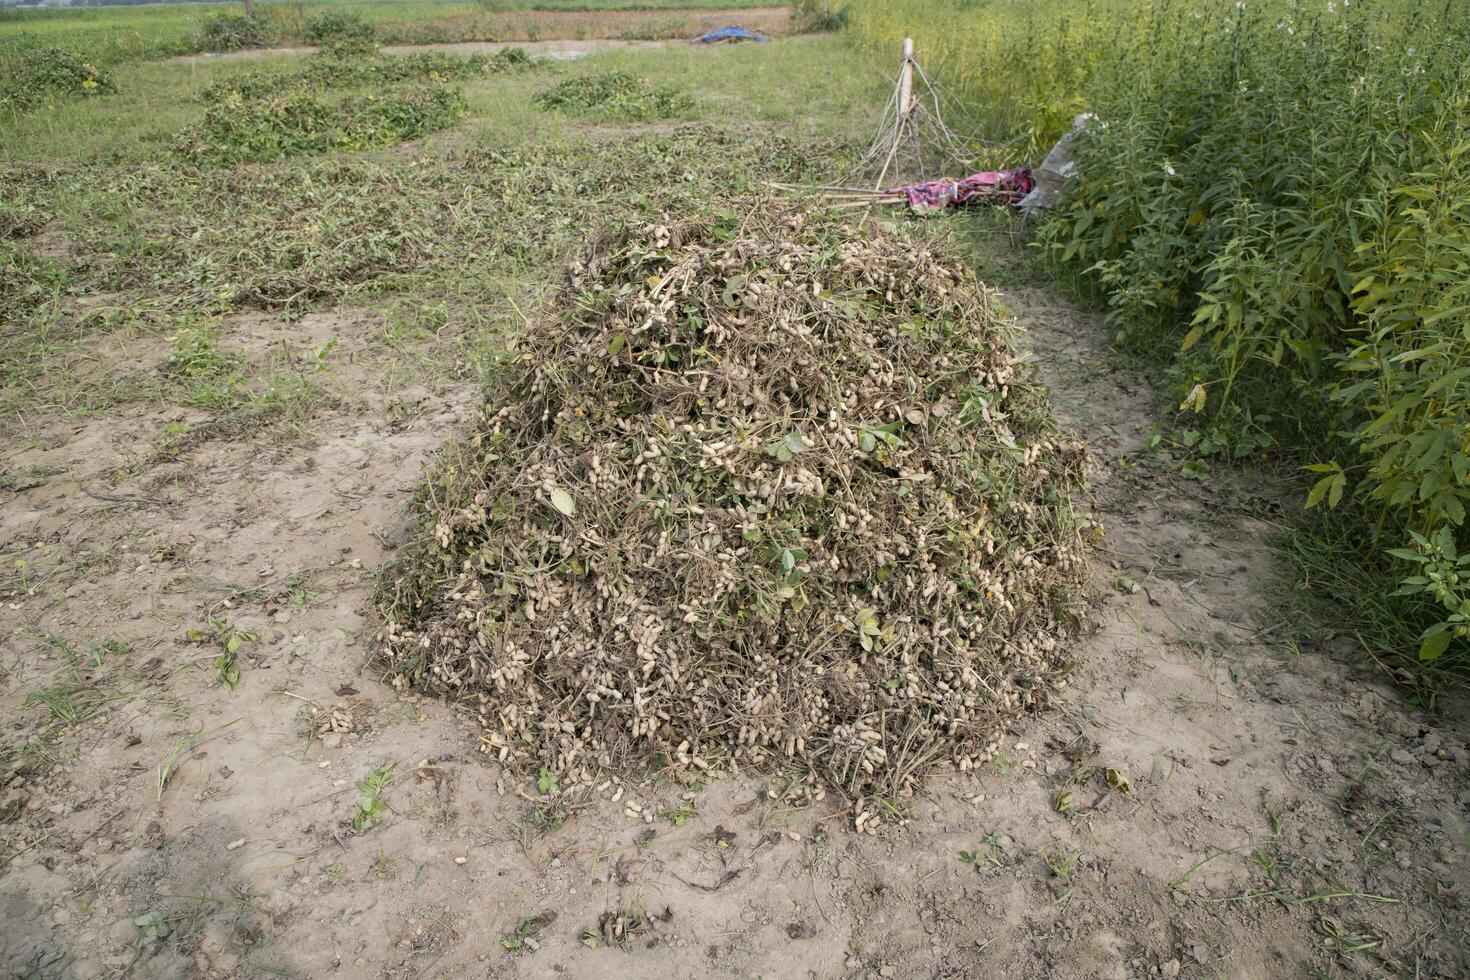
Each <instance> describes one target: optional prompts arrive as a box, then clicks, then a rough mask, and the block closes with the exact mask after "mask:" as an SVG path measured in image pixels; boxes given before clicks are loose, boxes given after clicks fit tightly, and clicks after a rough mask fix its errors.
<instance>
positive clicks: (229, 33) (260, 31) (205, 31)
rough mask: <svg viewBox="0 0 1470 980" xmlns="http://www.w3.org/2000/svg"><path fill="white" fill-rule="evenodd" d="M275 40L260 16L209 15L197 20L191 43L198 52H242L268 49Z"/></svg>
mask: <svg viewBox="0 0 1470 980" xmlns="http://www.w3.org/2000/svg"><path fill="white" fill-rule="evenodd" d="M275 42H276V32H275V29H274V28H273V27H271V25H270V24H269V23H268V22H267V21H266V20H265V18H263V17H259V16H256V15H254V14H211V15H209V16H208V17H206V18H204V20H202V21H200V23H199V33H198V34H197V35H196V37H195V39H194V46H195V47H196V48H197V49H198V50H200V51H243V50H245V49H247V48H268V47H270V46H271V45H272V44H274V43H275Z"/></svg>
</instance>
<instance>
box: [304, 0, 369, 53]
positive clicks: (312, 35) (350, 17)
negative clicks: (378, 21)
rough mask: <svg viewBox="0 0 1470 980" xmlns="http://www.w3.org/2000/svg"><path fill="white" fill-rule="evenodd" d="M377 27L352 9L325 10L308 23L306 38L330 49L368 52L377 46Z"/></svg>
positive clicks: (347, 51) (344, 51) (345, 51)
mask: <svg viewBox="0 0 1470 980" xmlns="http://www.w3.org/2000/svg"><path fill="white" fill-rule="evenodd" d="M376 35H377V29H376V28H374V27H373V25H372V24H369V23H368V22H367V21H365V20H363V18H362V15H361V14H359V13H357V12H356V11H352V10H324V11H322V12H321V13H319V14H317V15H316V16H315V17H313V18H312V19H311V20H310V21H309V22H308V23H307V25H306V39H307V40H308V41H310V42H311V43H312V44H319V45H321V46H322V47H323V48H326V49H328V50H330V51H336V52H341V53H344V54H352V53H357V54H361V53H366V52H369V51H373V50H375V48H376V47H377V45H376V43H375V38H376Z"/></svg>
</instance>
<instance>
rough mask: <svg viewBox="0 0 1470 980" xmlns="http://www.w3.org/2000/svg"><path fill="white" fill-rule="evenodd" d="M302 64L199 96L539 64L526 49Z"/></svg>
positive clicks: (261, 93)
mask: <svg viewBox="0 0 1470 980" xmlns="http://www.w3.org/2000/svg"><path fill="white" fill-rule="evenodd" d="M303 60H304V61H305V64H304V65H302V67H300V68H298V69H296V70H294V71H288V72H264V71H255V72H247V73H245V74H242V75H237V76H235V77H232V78H224V79H221V80H219V81H217V82H213V83H211V84H209V85H206V86H205V87H204V89H203V90H202V91H201V92H200V94H199V98H200V101H202V102H204V103H205V104H206V105H213V104H214V103H217V102H227V101H229V100H230V99H232V98H236V99H239V100H241V101H245V100H256V99H264V98H269V97H271V96H279V95H281V94H283V93H284V92H286V91H288V90H294V89H310V90H319V89H328V88H347V87H354V86H367V87H371V88H373V89H375V90H381V89H383V88H386V87H387V86H391V85H401V84H404V83H408V82H435V83H442V82H456V81H466V80H469V79H475V78H490V77H492V76H494V75H502V74H505V73H507V72H512V71H519V70H522V69H525V68H529V67H532V66H534V65H536V64H538V62H537V61H536V59H534V58H532V57H531V56H530V55H528V54H526V52H525V50H524V49H522V48H506V49H504V50H502V51H497V52H495V53H494V54H471V55H456V54H446V53H445V52H442V51H419V52H416V53H414V54H405V55H374V56H369V57H360V56H344V55H342V54H340V53H336V52H322V53H319V54H314V55H311V56H310V57H308V58H305V59H303Z"/></svg>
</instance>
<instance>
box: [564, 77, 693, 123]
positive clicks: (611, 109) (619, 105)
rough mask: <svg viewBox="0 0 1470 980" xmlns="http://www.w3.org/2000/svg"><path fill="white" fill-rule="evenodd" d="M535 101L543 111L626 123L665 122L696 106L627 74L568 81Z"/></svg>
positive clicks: (679, 93) (679, 96) (682, 97)
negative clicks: (597, 117)
mask: <svg viewBox="0 0 1470 980" xmlns="http://www.w3.org/2000/svg"><path fill="white" fill-rule="evenodd" d="M535 101H536V104H537V105H538V106H540V107H541V108H543V109H554V110H557V111H559V112H567V113H571V114H572V115H577V116H600V117H603V118H606V119H619V120H623V121H627V122H641V121H644V120H648V119H666V118H668V117H670V116H677V115H679V114H680V113H683V112H686V111H688V110H689V108H690V107H691V106H693V104H694V101H693V100H692V99H691V98H689V96H687V95H685V94H684V93H682V92H679V91H677V90H675V89H672V88H667V87H662V86H659V87H655V86H653V85H650V84H649V83H648V82H647V81H645V80H644V79H642V78H639V77H638V76H636V75H630V74H629V73H627V72H625V71H606V72H601V73H599V74H595V75H579V76H578V77H576V78H569V79H567V80H566V81H564V82H562V83H561V84H559V85H557V86H555V87H554V88H551V89H548V90H547V91H545V92H542V93H541V94H539V95H537V96H536V100H535Z"/></svg>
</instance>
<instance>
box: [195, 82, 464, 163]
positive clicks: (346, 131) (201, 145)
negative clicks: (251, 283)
mask: <svg viewBox="0 0 1470 980" xmlns="http://www.w3.org/2000/svg"><path fill="white" fill-rule="evenodd" d="M465 108H466V106H465V101H464V97H463V96H462V95H460V94H459V93H458V92H456V91H455V90H453V89H449V88H445V87H443V86H440V85H430V86H425V87H419V88H408V89H395V90H390V91H388V92H387V93H385V94H383V95H366V96H359V97H352V98H348V99H344V100H341V101H338V102H327V101H324V100H322V99H320V98H318V97H316V96H314V95H311V94H309V93H306V92H296V93H291V94H286V95H276V96H266V97H264V98H260V99H245V98H241V97H239V96H234V97H230V98H226V99H225V100H223V101H221V102H218V103H216V104H215V105H212V106H210V108H209V109H208V110H207V111H206V112H205V114H204V119H203V120H202V121H201V122H200V123H199V124H198V125H197V126H195V127H193V128H192V129H190V130H188V131H186V132H185V133H183V134H181V135H180V137H179V138H178V140H177V141H176V142H175V146H174V152H175V154H176V155H177V156H179V157H180V158H181V159H184V160H187V161H189V162H192V163H206V164H215V165H221V164H231V163H241V162H247V161H264V160H275V159H278V158H281V157H288V156H299V155H302V154H309V153H325V152H328V151H334V152H339V153H340V152H352V151H356V150H363V149H367V148H369V147H374V146H389V145H392V144H394V143H401V142H403V141H404V140H411V139H417V138H418V137H421V136H426V135H428V134H429V133H432V132H435V131H437V130H440V129H445V128H448V127H449V126H451V125H453V124H454V122H455V121H456V120H457V119H459V118H460V116H462V115H463V114H464V112H465Z"/></svg>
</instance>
